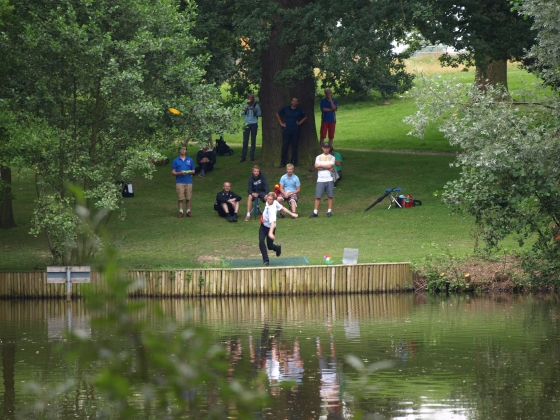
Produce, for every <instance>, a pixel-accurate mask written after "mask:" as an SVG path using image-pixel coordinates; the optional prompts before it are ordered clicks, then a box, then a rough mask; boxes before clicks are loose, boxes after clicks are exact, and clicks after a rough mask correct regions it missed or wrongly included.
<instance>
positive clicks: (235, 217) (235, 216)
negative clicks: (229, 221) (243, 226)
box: [232, 214, 237, 222]
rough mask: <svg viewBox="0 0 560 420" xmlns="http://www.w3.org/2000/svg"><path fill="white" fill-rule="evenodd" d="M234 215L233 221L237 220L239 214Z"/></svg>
mask: <svg viewBox="0 0 560 420" xmlns="http://www.w3.org/2000/svg"><path fill="white" fill-rule="evenodd" d="M232 217H233V221H234V222H237V214H234V215H233V216H232Z"/></svg>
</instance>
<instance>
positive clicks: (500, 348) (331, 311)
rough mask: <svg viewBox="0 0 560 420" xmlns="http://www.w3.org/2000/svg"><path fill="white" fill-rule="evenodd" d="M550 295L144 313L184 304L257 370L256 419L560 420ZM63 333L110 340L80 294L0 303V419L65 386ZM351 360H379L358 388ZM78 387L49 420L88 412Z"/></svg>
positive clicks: (556, 320) (87, 392)
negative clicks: (261, 394)
mask: <svg viewBox="0 0 560 420" xmlns="http://www.w3.org/2000/svg"><path fill="white" fill-rule="evenodd" d="M559 298H560V297H559V296H558V295H552V294H551V295H527V296H519V295H499V296H468V295H458V296H441V295H439V296H438V295H419V294H412V293H411V294H387V295H351V296H334V297H274V298H272V297H270V298H229V299H227V298H223V299H202V300H179V299H169V300H158V301H149V303H148V306H149V310H148V312H147V313H146V317H147V318H150V316H151V315H150V311H151V308H152V307H155V305H161V306H162V307H163V309H164V312H166V313H167V314H168V315H170V316H172V317H174V318H177V319H182V318H183V316H184V314H185V313H186V311H192V313H193V314H194V320H195V322H196V323H198V324H202V325H205V326H207V327H208V328H209V329H210V330H211V331H212V332H213V334H214V335H215V337H216V338H215V339H216V341H219V342H221V343H223V344H224V345H225V346H226V348H227V351H228V361H229V365H230V374H231V375H232V376H233V377H244V378H251V377H254V376H255V375H257V374H258V373H263V374H264V375H266V377H267V380H268V382H269V385H270V390H271V394H272V396H273V397H272V402H271V403H270V406H269V407H267V408H266V409H264V410H263V411H262V412H261V413H258V414H256V417H257V418H263V419H279V420H280V419H347V418H348V419H349V418H353V417H354V414H355V413H356V410H358V409H359V410H361V411H362V412H363V413H364V418H366V419H375V420H381V419H504V420H506V419H507V420H510V419H554V418H560V382H559V381H560V303H559V302H560V299H559ZM154 311H155V309H154ZM154 318H155V317H154ZM67 328H81V329H82V330H83V331H86V332H87V334H91V336H92V337H94V338H97V337H104V336H110V334H111V332H110V331H103V330H102V329H101V330H100V331H95V329H94V328H93V327H91V326H90V325H89V316H88V313H87V311H86V310H85V309H84V303H83V302H80V301H78V302H73V303H72V304H69V305H67V304H66V302H62V301H0V347H1V348H0V350H1V352H2V354H1V355H2V365H1V366H0V378H1V379H2V380H1V381H0V404H1V409H0V418H5V419H12V418H14V419H15V418H18V417H19V416H25V414H23V413H25V412H26V410H27V408H28V407H30V406H31V405H32V404H33V401H32V400H30V397H29V396H26V395H25V394H24V393H23V387H24V385H25V384H26V383H29V382H32V381H41V382H46V383H55V382H57V381H60V382H62V381H63V380H64V379H65V378H66V377H67V376H68V375H70V374H72V373H71V372H73V370H72V369H73V368H72V366H68V364H65V362H63V361H62V360H61V359H60V358H61V356H60V355H58V354H57V352H56V351H55V350H54V349H55V346H56V344H57V343H60V342H61V341H62V340H63V337H64V332H65V330H66V329H67ZM105 338H106V337H105ZM347 355H355V356H356V357H358V358H359V359H361V360H362V361H364V362H365V363H368V364H374V363H382V364H383V366H382V367H383V368H382V369H380V370H377V371H375V372H374V373H373V374H372V375H371V376H370V378H369V379H370V380H369V383H368V386H364V385H361V384H360V383H359V382H358V374H357V373H356V371H355V370H354V369H352V368H351V367H350V366H348V365H347V364H346V363H345V358H346V356H347ZM384 362H388V363H384ZM380 366H381V365H380ZM287 381H291V382H290V386H288V387H286V386H282V384H283V383H284V384H285V383H286V382H287ZM77 387H78V389H74V390H72V392H68V394H69V395H68V396H67V397H68V400H69V401H71V403H69V404H67V405H66V406H65V407H66V408H65V409H64V410H61V411H59V412H58V414H57V416H56V417H57V418H61V419H71V418H72V419H74V418H95V409H94V408H93V406H89V408H88V409H87V410H86V409H85V408H84V407H85V406H87V404H86V403H85V401H86V400H91V399H92V394H95V390H94V389H86V387H85V385H84V389H80V383H78V385H77ZM185 418H188V416H187V415H185Z"/></svg>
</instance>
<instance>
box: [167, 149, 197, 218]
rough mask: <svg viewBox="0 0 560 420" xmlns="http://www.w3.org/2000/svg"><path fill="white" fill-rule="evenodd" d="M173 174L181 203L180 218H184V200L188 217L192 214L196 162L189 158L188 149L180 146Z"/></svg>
mask: <svg viewBox="0 0 560 420" xmlns="http://www.w3.org/2000/svg"><path fill="white" fill-rule="evenodd" d="M171 174H172V175H173V176H175V191H176V192H177V201H178V203H179V217H183V200H185V204H186V207H187V217H192V214H191V198H192V176H191V175H192V174H194V162H193V160H192V159H191V158H190V157H188V156H187V147H186V146H179V156H177V157H176V158H175V159H173V165H172V169H171Z"/></svg>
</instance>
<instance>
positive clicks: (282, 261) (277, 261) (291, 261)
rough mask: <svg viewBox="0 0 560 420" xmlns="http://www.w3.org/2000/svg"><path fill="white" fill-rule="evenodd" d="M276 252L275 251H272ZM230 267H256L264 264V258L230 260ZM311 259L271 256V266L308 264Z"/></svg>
mask: <svg viewBox="0 0 560 420" xmlns="http://www.w3.org/2000/svg"><path fill="white" fill-rule="evenodd" d="M272 254H274V253H272ZM228 263H229V265H230V267H256V266H260V265H262V263H263V261H262V258H249V259H246V260H229V261H228ZM308 264H309V261H307V258H305V257H284V258H275V257H274V256H271V257H270V267H287V266H293V265H308Z"/></svg>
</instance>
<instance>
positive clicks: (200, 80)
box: [0, 0, 234, 265]
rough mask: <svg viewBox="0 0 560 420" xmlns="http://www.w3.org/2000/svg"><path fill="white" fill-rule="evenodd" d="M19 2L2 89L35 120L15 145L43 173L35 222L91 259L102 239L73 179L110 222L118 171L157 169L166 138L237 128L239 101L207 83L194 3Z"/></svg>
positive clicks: (118, 206)
mask: <svg viewBox="0 0 560 420" xmlns="http://www.w3.org/2000/svg"><path fill="white" fill-rule="evenodd" d="M13 5H14V11H13V17H12V18H11V19H9V20H8V21H7V22H6V25H4V28H3V37H2V38H1V41H0V42H2V51H3V52H5V55H4V57H3V60H2V61H3V63H2V64H1V66H0V71H1V77H2V81H3V83H2V87H1V88H0V98H3V99H4V101H6V102H7V103H8V106H9V109H10V112H12V113H13V114H14V115H15V116H16V118H17V120H18V121H19V122H20V124H21V125H22V126H26V125H27V124H29V121H31V120H33V121H34V122H33V124H31V125H32V126H34V127H37V128H38V129H40V131H39V133H38V135H32V136H29V138H28V140H27V144H26V147H25V148H22V150H20V156H25V163H26V167H28V168H29V167H30V168H32V169H33V171H34V172H35V176H36V180H37V183H36V185H37V206H36V209H35V217H34V227H33V232H34V233H35V234H39V233H41V232H46V233H47V238H48V239H49V243H50V246H51V252H52V254H53V257H54V258H55V259H57V260H60V261H62V262H63V263H64V264H65V265H67V264H69V263H75V262H84V261H85V260H87V259H88V258H89V257H90V256H91V254H92V253H93V252H95V246H91V243H92V242H89V241H87V240H86V238H85V237H84V232H85V231H84V229H83V226H82V224H83V222H82V221H81V219H80V218H78V217H77V215H76V213H75V210H76V201H75V197H74V196H73V194H69V192H68V191H69V190H68V187H69V185H78V186H80V187H81V190H83V192H84V196H85V198H86V201H85V203H86V205H85V207H84V208H81V210H80V211H81V212H82V213H87V214H89V217H90V218H92V219H94V220H97V221H103V222H104V223H106V222H107V221H108V219H109V217H110V215H111V212H113V211H117V210H122V197H121V195H120V188H119V186H118V184H117V181H119V180H128V179H131V178H132V177H134V176H135V175H137V174H143V175H144V176H147V177H149V176H151V173H152V171H153V170H154V167H153V165H152V163H151V161H152V158H158V157H159V156H160V155H159V153H158V150H160V148H162V147H165V146H168V145H169V143H168V142H169V139H180V138H182V139H184V138H185V137H186V136H190V137H192V138H193V139H194V140H199V141H206V139H207V135H208V134H209V133H219V132H223V131H224V130H227V129H228V128H231V126H230V123H231V121H232V120H233V117H234V111H233V109H229V108H224V107H222V106H221V94H220V91H219V89H218V88H217V87H216V86H214V85H211V84H207V83H205V72H204V70H203V66H204V65H205V64H206V60H207V56H205V55H201V54H200V49H199V42H198V40H197V39H196V38H194V37H193V36H192V35H191V34H190V30H191V29H192V26H193V18H194V5H193V4H191V3H188V4H186V5H185V7H183V10H182V11H179V9H178V2H176V1H174V0H156V1H152V0H122V1H119V2H118V3H115V2H113V1H111V0H100V1H95V2H91V1H89V0H56V1H50V0H48V1H47V0H44V1H43V0H32V1H23V0H22V1H14V3H13ZM168 107H173V108H176V109H179V110H180V111H181V112H182V113H181V115H173V114H171V113H170V112H168V111H167V108H168ZM22 160H23V158H22ZM121 216H124V213H123V212H121ZM98 226H99V224H98Z"/></svg>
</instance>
